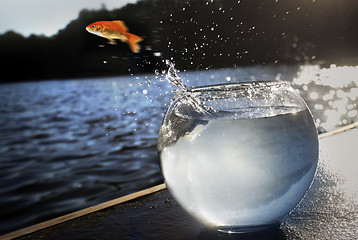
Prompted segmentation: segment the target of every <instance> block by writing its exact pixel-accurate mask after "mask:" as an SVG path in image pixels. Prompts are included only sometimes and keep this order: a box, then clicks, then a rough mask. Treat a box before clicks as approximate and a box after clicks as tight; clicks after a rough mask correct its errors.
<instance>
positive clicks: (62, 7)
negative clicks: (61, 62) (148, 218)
mask: <svg viewBox="0 0 358 240" xmlns="http://www.w3.org/2000/svg"><path fill="white" fill-rule="evenodd" d="M135 2H137V0H0V22H1V24H0V34H2V33H5V32H7V31H8V30H13V31H15V32H18V33H20V34H22V35H24V36H29V35H31V34H36V35H46V36H51V35H53V34H56V33H57V31H58V30H60V29H63V28H65V27H66V25H67V24H68V23H69V22H70V21H71V20H74V19H76V18H77V16H78V13H79V11H80V10H82V9H84V8H87V9H99V8H101V7H102V4H104V5H105V6H106V8H107V9H108V10H112V9H115V8H120V7H122V6H124V5H126V4H127V3H135Z"/></svg>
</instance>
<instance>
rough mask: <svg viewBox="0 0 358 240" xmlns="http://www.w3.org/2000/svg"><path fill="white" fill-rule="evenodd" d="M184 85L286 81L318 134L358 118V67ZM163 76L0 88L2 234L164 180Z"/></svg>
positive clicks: (275, 70)
mask: <svg viewBox="0 0 358 240" xmlns="http://www.w3.org/2000/svg"><path fill="white" fill-rule="evenodd" d="M179 76H180V77H181V78H182V80H183V81H184V83H185V85H187V86H198V85H206V84H214V83H224V82H238V81H253V80H263V81H266V80H286V81H290V82H292V84H293V87H294V88H295V89H297V91H298V92H299V94H300V95H301V96H302V97H303V98H304V99H305V100H306V102H307V104H308V105H309V107H310V109H311V111H312V113H313V116H314V119H315V122H316V127H317V129H318V131H319V132H324V131H328V130H332V129H335V128H337V127H339V126H342V125H345V124H350V123H353V122H355V121H357V113H358V112H357V110H358V107H357V100H358V77H357V76H358V66H351V67H348V66H343V67H338V66H335V65H331V66H328V67H326V68H324V67H320V66H318V65H307V66H275V65H272V66H253V67H241V68H232V69H220V70H207V71H197V72H179ZM172 90H173V87H172V86H171V85H170V84H169V83H168V82H167V80H166V79H165V76H164V74H163V73H158V74H154V73H153V74H147V75H138V76H135V75H133V76H121V77H110V78H97V79H81V80H61V81H56V80H52V81H42V82H26V83H16V84H2V85H0V97H1V102H0V132H1V135H0V173H1V174H0V209H1V215H0V216H1V217H0V234H3V233H6V232H10V231H13V230H16V229H19V228H22V227H26V226H29V225H32V224H35V223H38V222H41V221H44V220H48V219H51V218H53V217H56V216H60V215H63V214H65V213H69V212H72V211H75V210H79V209H82V208H85V207H88V206H91V205H94V204H98V203H100V202H104V201H107V200H111V199H114V198H117V197H120V196H123V195H126V194H129V193H132V192H135V191H138V190H141V189H144V188H147V187H150V186H153V185H157V184H159V183H161V182H162V181H163V180H162V176H161V173H160V169H159V163H158V156H157V150H156V144H157V135H158V131H159V127H160V124H161V120H162V117H163V115H164V112H165V110H166V108H167V106H168V104H169V103H170V99H171V98H172V97H173V96H174V93H173V92H172Z"/></svg>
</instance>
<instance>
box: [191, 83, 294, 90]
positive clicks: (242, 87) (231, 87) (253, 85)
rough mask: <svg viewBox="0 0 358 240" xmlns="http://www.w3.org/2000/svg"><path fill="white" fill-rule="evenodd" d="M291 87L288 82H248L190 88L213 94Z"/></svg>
mask: <svg viewBox="0 0 358 240" xmlns="http://www.w3.org/2000/svg"><path fill="white" fill-rule="evenodd" d="M281 86H284V87H290V86H291V83H290V82H288V81H281V80H280V81H277V80H272V81H247V82H229V83H218V84H209V85H201V86H195V87H189V88H188V90H189V91H190V92H213V91H234V90H245V89H260V88H270V87H281Z"/></svg>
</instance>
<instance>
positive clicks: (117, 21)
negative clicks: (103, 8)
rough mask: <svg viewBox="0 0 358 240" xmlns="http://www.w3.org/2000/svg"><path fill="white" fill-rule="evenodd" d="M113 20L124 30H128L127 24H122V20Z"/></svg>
mask: <svg viewBox="0 0 358 240" xmlns="http://www.w3.org/2000/svg"><path fill="white" fill-rule="evenodd" d="M113 22H114V23H116V24H118V25H119V26H121V27H122V28H123V30H124V31H126V32H128V28H127V26H126V25H125V24H124V22H123V21H120V20H116V21H113Z"/></svg>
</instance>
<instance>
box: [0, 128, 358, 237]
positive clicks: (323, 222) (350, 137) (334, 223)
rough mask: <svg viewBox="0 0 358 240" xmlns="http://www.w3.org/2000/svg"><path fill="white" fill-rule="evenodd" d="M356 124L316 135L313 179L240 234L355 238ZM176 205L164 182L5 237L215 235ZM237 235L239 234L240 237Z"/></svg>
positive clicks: (357, 195)
mask: <svg viewBox="0 0 358 240" xmlns="http://www.w3.org/2000/svg"><path fill="white" fill-rule="evenodd" d="M357 127H358V123H355V124H352V125H348V126H346V127H343V128H340V129H337V130H335V131H332V132H327V133H323V134H321V135H320V136H319V138H320V161H319V166H318V170H317V174H316V178H315V180H314V182H313V184H312V186H311V189H310V190H309V191H308V193H307V196H306V197H305V198H304V200H303V201H302V202H301V203H300V205H299V206H298V207H297V208H296V209H295V210H293V211H292V212H291V213H290V214H289V215H288V216H286V217H285V218H284V219H283V220H282V222H281V224H280V225H278V226H275V227H274V228H273V229H269V230H267V231H265V232H262V233H255V234H251V235H248V236H245V239H260V238H262V237H263V236H264V237H265V239H355V238H356V237H357V236H358V184H356V183H357V182H358V129H357ZM220 234H222V233H218V232H216V231H215V230H212V229H207V228H206V227H205V226H203V225H201V224H200V223H198V222H197V221H196V220H194V219H193V218H192V217H191V216H190V215H188V214H187V213H186V212H185V211H183V210H182V209H181V207H180V206H179V205H178V204H177V203H176V201H175V200H174V199H173V197H172V196H171V195H170V193H169V192H168V191H167V190H166V186H165V184H160V185H157V186H154V187H151V188H148V189H145V190H142V191H139V192H136V193H133V194H129V195H127V196H123V197H120V198H117V199H114V200H111V201H108V202H104V203H101V204H98V205H96V206H93V207H89V208H86V209H83V210H80V211H76V212H73V213H70V214H67V215H64V216H61V217H58V218H55V219H52V220H49V221H46V222H43V223H40V224H36V225H34V226H30V227H27V228H24V229H20V230H18V231H14V232H11V233H8V234H5V235H3V236H0V240H5V239H51V240H54V239H216V238H233V236H231V235H225V236H222V235H220ZM241 237H242V236H241Z"/></svg>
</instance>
